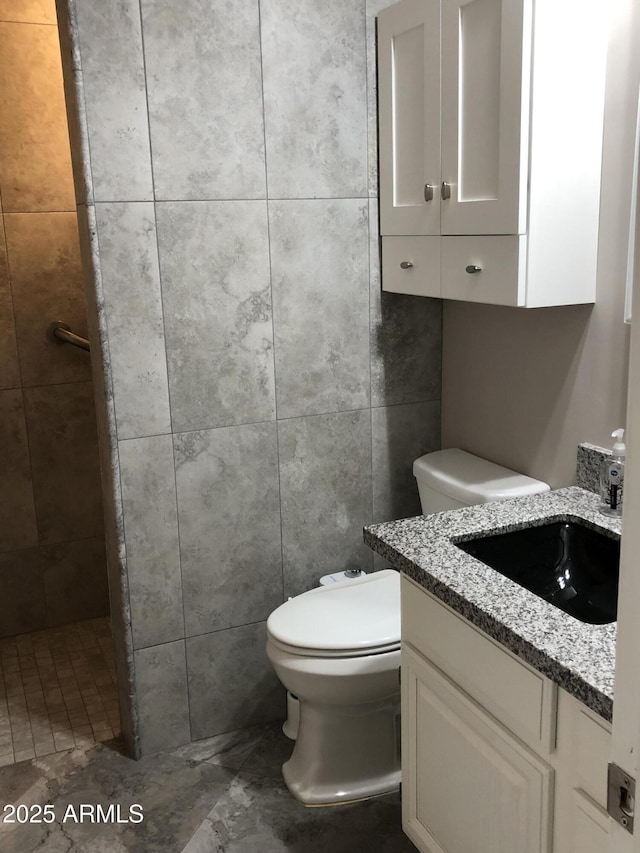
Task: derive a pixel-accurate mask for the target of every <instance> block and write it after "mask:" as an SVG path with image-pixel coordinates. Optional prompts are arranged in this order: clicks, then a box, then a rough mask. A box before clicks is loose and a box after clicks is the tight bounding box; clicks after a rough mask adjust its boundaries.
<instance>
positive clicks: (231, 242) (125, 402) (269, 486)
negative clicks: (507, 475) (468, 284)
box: [60, 0, 441, 754]
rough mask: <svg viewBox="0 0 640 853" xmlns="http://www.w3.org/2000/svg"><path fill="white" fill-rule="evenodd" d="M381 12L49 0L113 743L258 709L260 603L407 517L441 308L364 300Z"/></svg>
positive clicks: (430, 423)
mask: <svg viewBox="0 0 640 853" xmlns="http://www.w3.org/2000/svg"><path fill="white" fill-rule="evenodd" d="M384 5H387V3H385V2H381V3H380V2H379V3H378V4H377V6H376V4H374V3H371V2H367V3H365V2H364V0H328V1H327V2H324V3H317V2H315V0H314V2H311V0H238V2H235V3H233V4H230V3H227V2H222V0H207V2H203V0H186V2H183V3H175V2H173V1H172V0H142V2H141V3H139V2H138V0H122V2H120V3H118V4H111V3H103V2H101V0H83V2H75V0H69V8H68V14H69V17H68V21H67V22H66V24H65V33H66V32H68V33H69V34H70V43H69V45H67V51H66V53H65V54H64V55H65V56H66V57H67V60H68V64H67V67H66V70H65V76H66V83H67V86H68V93H69V96H71V95H72V94H73V96H74V97H75V99H76V101H77V113H78V117H79V122H78V124H77V126H76V125H74V127H73V130H74V132H75V139H76V147H77V149H78V150H79V151H81V152H82V158H81V159H82V170H80V169H76V191H77V193H78V194H79V197H80V201H81V204H80V207H79V211H80V213H81V218H82V221H83V222H84V223H86V230H85V232H84V233H85V241H84V249H85V251H86V256H85V257H86V259H87V265H89V262H90V263H91V264H92V266H93V275H94V279H92V280H91V281H90V282H89V296H90V297H91V293H92V292H93V291H95V295H94V297H93V298H94V299H95V305H94V306H93V310H92V311H90V316H91V315H92V314H94V313H95V322H96V324H97V327H99V330H100V335H101V347H102V358H103V370H102V372H101V373H100V372H98V373H96V374H95V379H96V382H97V383H104V388H105V404H104V405H102V406H100V407H99V429H100V431H101V435H102V438H101V445H102V449H103V451H104V458H103V469H104V476H105V477H106V482H107V483H108V484H109V488H108V489H107V492H108V493H109V494H108V496H107V497H108V499H109V501H110V504H109V508H108V512H107V516H108V517H109V516H110V515H112V516H113V518H114V523H113V524H112V525H111V526H110V529H109V531H108V553H109V564H110V569H109V571H110V573H111V578H112V581H113V582H112V584H111V588H112V601H115V599H118V600H119V608H118V609H119V610H120V611H122V613H123V618H122V622H121V625H120V626H119V627H120V629H121V634H120V641H118V639H117V637H116V652H117V658H118V665H119V667H120V671H121V676H122V677H121V679H120V681H121V684H120V687H121V688H122V690H123V691H124V692H123V693H122V696H121V701H122V702H123V703H126V702H129V703H130V711H131V715H130V720H129V724H128V725H127V724H126V721H125V736H126V738H127V741H128V743H129V746H130V748H131V749H132V751H133V752H134V753H135V754H140V753H149V752H153V751H156V750H159V749H163V748H167V747H170V746H175V745H178V744H181V743H185V742H187V741H189V740H190V739H199V738H204V737H207V736H211V735H215V734H218V733H222V732H225V731H229V730H233V729H238V728H240V727H243V726H247V725H253V724H259V723H263V722H266V721H268V720H270V719H277V718H280V717H282V716H283V715H284V701H283V700H284V694H283V691H282V689H281V688H280V686H279V685H278V683H277V681H276V679H275V677H274V675H273V673H272V671H271V667H270V665H269V663H268V661H267V658H266V655H265V652H264V643H265V620H266V618H267V616H268V614H269V612H270V611H271V610H272V609H273V608H274V607H275V606H276V605H278V604H279V603H280V602H282V601H283V600H284V599H285V598H286V597H287V596H290V595H295V594H296V593H299V592H301V591H302V590H304V589H308V588H309V587H311V586H313V585H314V584H315V583H316V582H317V579H318V578H319V576H320V575H322V574H324V573H325V572H327V571H333V570H340V569H343V568H345V567H346V566H348V565H359V566H361V567H362V568H365V569H369V570H370V569H372V568H374V565H375V567H379V566H380V565H381V564H379V563H377V562H376V563H375V564H374V560H373V555H372V554H371V552H370V551H369V550H368V549H367V548H366V547H365V546H364V545H363V541H362V526H363V525H364V524H368V523H369V522H371V521H373V520H381V519H387V518H396V517H400V516H403V515H411V514H415V513H416V512H418V511H419V501H418V495H417V490H416V488H415V483H414V480H413V478H412V474H411V463H412V461H413V459H414V458H415V457H416V456H418V455H420V454H422V453H425V452H428V451H430V450H434V449H437V448H438V447H439V444H440V360H441V308H440V304H439V302H437V301H433V300H427V299H419V298H413V297H408V296H396V295H390V294H381V292H380V276H379V267H378V237H377V218H378V217H377V200H376V195H377V183H376V160H377V155H376V136H375V134H376V115H375V91H374V87H375V61H374V57H375V50H374V39H375V14H376V13H377V11H378V7H382V6H384ZM60 11H63V10H62V9H61V10H60ZM79 160H80V158H78V162H76V166H77V165H79ZM111 485H112V486H113V488H111ZM114 597H115V598H114ZM118 630H119V629H118V628H117V627H115V628H114V633H116V634H118ZM125 670H126V674H125ZM127 674H128V679H129V680H128V681H127V677H126V675H127Z"/></svg>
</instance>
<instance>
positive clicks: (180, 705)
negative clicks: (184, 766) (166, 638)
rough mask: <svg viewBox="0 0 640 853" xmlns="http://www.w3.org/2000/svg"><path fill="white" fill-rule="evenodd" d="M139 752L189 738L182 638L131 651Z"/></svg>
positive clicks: (178, 744)
mask: <svg viewBox="0 0 640 853" xmlns="http://www.w3.org/2000/svg"><path fill="white" fill-rule="evenodd" d="M135 667H136V695H137V699H138V720H139V731H140V749H141V752H142V755H149V754H151V753H153V752H159V751H160V750H164V749H170V748H171V747H174V746H181V745H182V744H184V743H188V742H189V741H190V740H191V734H190V730H189V700H188V697H187V667H186V661H185V649H184V640H178V641H177V642H175V643H166V644H164V645H162V646H151V647H150V648H148V649H139V650H138V651H137V652H136V653H135Z"/></svg>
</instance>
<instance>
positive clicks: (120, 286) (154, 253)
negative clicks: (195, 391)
mask: <svg viewBox="0 0 640 853" xmlns="http://www.w3.org/2000/svg"><path fill="white" fill-rule="evenodd" d="M96 218H97V224H98V239H99V243H100V269H101V275H102V287H103V292H104V305H105V309H106V312H107V323H108V327H109V351H110V355H111V376H112V381H113V393H114V398H115V399H114V402H115V412H116V424H117V429H118V438H120V439H124V438H137V437H139V436H143V435H155V434H157V433H163V432H170V431H171V416H170V413H169V383H168V379H167V358H166V352H165V340H164V322H163V317H162V295H161V292H160V270H159V267H158V246H157V238H156V223H155V213H154V210H153V204H152V203H151V202H142V203H138V204H99V205H96Z"/></svg>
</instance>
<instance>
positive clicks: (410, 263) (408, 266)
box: [400, 261, 413, 270]
mask: <svg viewBox="0 0 640 853" xmlns="http://www.w3.org/2000/svg"><path fill="white" fill-rule="evenodd" d="M412 266H413V261H400V269H401V270H410V269H411V267H412Z"/></svg>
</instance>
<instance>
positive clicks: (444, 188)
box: [440, 181, 451, 201]
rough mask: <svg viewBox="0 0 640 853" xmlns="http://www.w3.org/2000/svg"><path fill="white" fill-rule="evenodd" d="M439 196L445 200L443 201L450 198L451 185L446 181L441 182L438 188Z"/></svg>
mask: <svg viewBox="0 0 640 853" xmlns="http://www.w3.org/2000/svg"><path fill="white" fill-rule="evenodd" d="M440 195H441V196H442V198H443V199H445V201H446V199H448V198H451V184H450V183H448V182H447V181H443V182H442V184H441V186H440Z"/></svg>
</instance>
